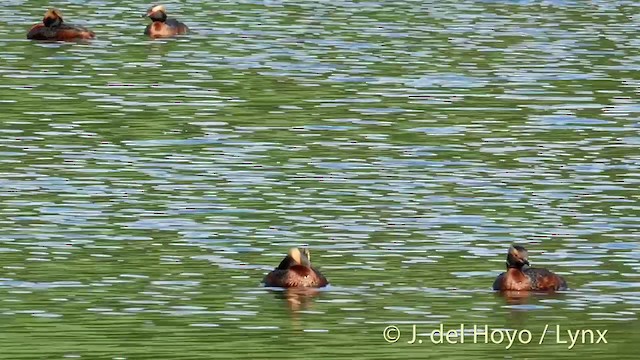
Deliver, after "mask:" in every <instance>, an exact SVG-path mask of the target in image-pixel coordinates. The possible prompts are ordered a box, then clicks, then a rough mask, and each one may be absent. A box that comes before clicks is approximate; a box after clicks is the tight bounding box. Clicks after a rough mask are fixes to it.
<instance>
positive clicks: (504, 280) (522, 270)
mask: <svg viewBox="0 0 640 360" xmlns="http://www.w3.org/2000/svg"><path fill="white" fill-rule="evenodd" d="M493 289H494V290H515V291H552V290H566V289H567V282H566V281H565V280H564V278H562V276H560V275H556V274H554V273H553V272H551V271H549V270H547V269H536V268H531V267H529V255H528V253H527V250H526V249H525V248H524V247H522V246H519V245H511V246H510V247H509V252H508V253H507V271H506V272H503V273H502V274H500V275H498V277H497V278H496V280H495V281H494V282H493Z"/></svg>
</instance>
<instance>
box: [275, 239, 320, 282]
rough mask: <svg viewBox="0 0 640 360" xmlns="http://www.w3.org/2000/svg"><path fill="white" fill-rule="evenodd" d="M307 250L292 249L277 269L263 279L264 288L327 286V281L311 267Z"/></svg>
mask: <svg viewBox="0 0 640 360" xmlns="http://www.w3.org/2000/svg"><path fill="white" fill-rule="evenodd" d="M310 257H311V256H310V254H309V250H308V249H298V248H292V249H290V250H289V253H288V254H287V256H286V257H285V258H284V259H283V260H282V261H281V262H280V265H278V267H277V268H275V269H274V270H273V271H271V272H270V273H269V274H267V276H265V277H264V280H263V282H264V284H265V286H270V287H282V288H291V287H311V288H319V287H324V286H327V284H329V282H328V281H327V279H326V278H325V277H324V275H322V274H321V273H320V271H318V270H316V269H314V268H313V267H312V266H311V261H310V260H309V259H310Z"/></svg>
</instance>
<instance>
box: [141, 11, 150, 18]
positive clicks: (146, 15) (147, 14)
mask: <svg viewBox="0 0 640 360" xmlns="http://www.w3.org/2000/svg"><path fill="white" fill-rule="evenodd" d="M149 16H151V11H147V12H146V13H145V14H142V16H141V17H143V18H146V17H149Z"/></svg>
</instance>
